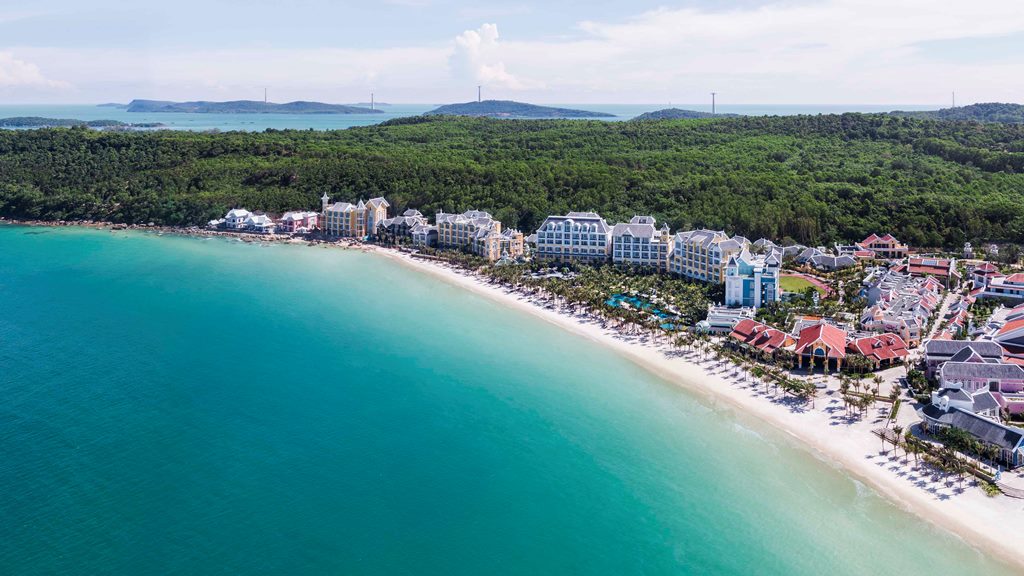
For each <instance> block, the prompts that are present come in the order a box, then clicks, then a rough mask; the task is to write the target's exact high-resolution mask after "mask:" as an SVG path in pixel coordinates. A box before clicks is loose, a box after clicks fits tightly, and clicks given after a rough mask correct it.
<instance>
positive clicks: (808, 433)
mask: <svg viewBox="0 0 1024 576" xmlns="http://www.w3.org/2000/svg"><path fill="white" fill-rule="evenodd" d="M370 252H371V253H373V254H376V255H379V256H382V257H384V258H388V259H390V260H392V261H394V262H397V263H399V264H401V265H403V266H406V267H408V268H410V269H413V270H417V271H419V272H422V273H425V274H428V275H430V276H432V277H434V278H437V279H440V280H442V281H444V282H447V283H448V284H451V285H454V286H457V287H460V288H463V289H465V290H468V291H470V292H472V293H474V294H477V295H480V296H482V297H485V298H488V299H490V300H492V301H494V302H496V303H498V304H502V305H505V306H507V307H509V308H511V309H513V310H518V311H521V312H525V313H528V314H531V315H533V316H534V317H535V318H539V319H541V320H544V321H547V322H549V323H551V324H554V325H555V326H558V327H559V328H562V329H564V330H566V331H568V332H570V333H572V334H574V335H576V336H582V337H584V338H586V339H588V340H591V341H593V342H595V343H597V344H599V345H602V346H605V347H607V348H609V349H611V350H613V351H614V352H616V353H617V354H619V355H621V356H622V357H623V358H625V359H627V360H629V361H631V362H633V363H634V364H636V365H637V366H639V367H640V368H642V369H644V370H646V371H647V372H649V373H651V374H653V375H654V376H656V377H658V378H660V379H662V380H664V381H665V382H666V383H669V384H671V385H674V386H679V387H681V388H683V389H685V390H687V391H690V392H692V393H698V394H701V395H702V396H703V397H705V398H706V399H709V400H711V401H712V402H713V403H715V404H719V405H726V406H727V407H728V408H730V409H731V410H735V411H736V412H737V413H738V414H737V415H743V416H750V417H753V418H755V419H756V420H758V421H760V422H762V423H765V424H768V425H770V426H771V427H772V428H774V429H775V430H776V431H778V432H780V433H782V435H783V436H784V437H785V438H787V439H788V440H789V441H791V443H792V444H793V445H794V446H796V447H797V448H800V449H803V450H807V451H808V452H810V453H811V454H812V455H814V456H815V457H818V458H819V459H821V460H823V461H824V462H826V463H827V464H829V465H831V466H835V467H836V468H838V469H840V470H842V471H843V472H844V473H846V474H848V475H849V476H850V477H852V478H853V479H855V480H858V481H861V482H863V483H864V484H866V485H868V486H870V487H871V488H872V489H873V490H874V491H876V492H877V493H878V494H879V495H880V496H881V497H883V498H885V499H886V500H888V501H890V502H892V503H893V504H895V505H896V506H898V507H899V508H901V509H902V510H904V511H906V512H908V513H910V514H913V515H914V516H917V517H919V518H922V519H924V520H926V521H928V522H929V523H930V524H932V525H933V526H936V527H938V528H940V529H942V530H945V531H946V532H949V533H951V534H953V535H954V536H956V537H958V538H960V539H961V540H963V541H964V542H965V543H966V544H967V545H969V546H970V547H972V548H974V549H975V550H978V551H981V552H985V553H989V554H991V555H993V556H994V557H997V558H998V559H999V560H1001V561H1002V562H1004V563H1006V564H1007V565H1009V566H1014V567H1017V568H1020V569H1024V558H1022V557H1021V556H1020V555H1019V549H1018V548H1017V547H1016V546H1014V545H1013V544H1012V543H1011V542H1009V541H1006V540H1001V539H1000V538H999V534H1014V533H1018V534H1019V533H1024V502H1020V503H1019V504H1017V501H1015V500H1013V499H1011V498H1009V497H1007V496H1002V495H1001V496H998V497H995V498H992V497H989V496H986V495H985V494H984V493H983V492H982V491H981V489H979V488H976V487H973V486H968V487H967V488H966V490H965V491H964V492H962V493H958V494H955V495H951V492H952V491H951V490H950V491H945V492H943V491H941V490H940V492H942V493H938V494H937V493H935V492H931V491H929V490H928V489H927V488H924V487H921V486H919V485H918V484H917V482H915V481H914V480H912V479H909V478H906V477H905V476H906V474H905V473H906V472H908V471H910V470H911V467H912V466H913V460H912V459H910V460H908V461H909V463H910V464H909V465H903V455H902V454H901V455H900V456H899V458H897V459H896V460H895V461H894V460H891V459H890V454H889V452H888V451H887V452H886V453H885V454H882V453H881V451H880V449H879V448H880V446H881V441H880V439H879V438H878V437H876V436H875V435H874V434H872V433H871V430H872V429H873V428H875V427H876V426H875V425H873V424H872V422H871V420H872V419H871V418H864V419H863V420H861V421H858V422H852V423H847V425H845V426H841V425H834V422H833V421H834V420H835V414H836V413H838V411H835V410H834V408H835V404H836V403H837V402H840V400H839V399H838V398H835V397H833V396H830V395H822V396H820V397H818V398H817V399H816V400H815V406H816V407H815V408H810V407H803V408H801V409H799V410H794V409H793V407H792V406H791V405H789V404H788V403H786V402H784V401H782V402H778V401H773V400H772V398H771V395H765V394H763V393H761V392H762V391H763V389H762V387H761V386H760V385H758V384H754V385H753V387H751V386H750V385H749V384H743V383H742V382H739V381H737V379H735V378H731V377H730V376H729V374H730V372H731V371H732V368H731V367H728V366H726V367H725V368H722V367H721V366H720V365H719V364H717V363H715V364H712V363H710V362H704V363H697V362H695V361H694V360H692V359H691V358H689V357H683V356H680V355H679V354H678V353H677V354H676V355H675V357H670V356H668V355H667V354H666V353H667V352H669V350H668V349H667V347H666V346H662V345H657V344H652V343H650V342H648V341H647V340H646V339H637V338H631V339H629V340H628V341H627V340H626V339H623V338H622V337H620V336H618V335H616V334H615V333H614V332H613V331H611V330H609V329H605V328H603V327H601V326H599V325H596V324H593V323H591V322H588V321H587V319H586V318H580V317H576V316H572V315H569V314H565V313H562V312H557V311H555V310H551V309H548V308H546V307H542V306H540V305H538V304H536V303H533V302H530V301H529V300H528V299H526V298H524V297H522V296H521V295H518V294H516V293H514V292H510V291H507V290H505V289H503V288H502V287H500V286H498V285H492V284H490V283H487V282H485V281H483V280H482V279H481V278H480V277H477V276H473V275H470V274H464V273H460V272H458V271H456V270H454V269H450V268H448V267H445V266H439V265H437V264H435V263H433V262H431V261H426V260H419V259H415V258H411V257H410V256H409V255H408V254H404V253H401V252H398V251H395V250H391V249H387V248H380V247H378V248H376V249H374V250H371V251H370ZM830 409H832V412H831V413H830ZM839 409H840V410H841V406H840V408H839ZM901 414H902V416H903V417H902V418H898V420H899V421H900V423H904V421H905V420H916V415H913V416H911V414H913V411H911V410H909V409H908V410H901ZM890 449H891V447H890ZM922 476H925V475H922ZM919 481H920V480H919ZM936 484H937V485H938V484H941V482H938V483H936ZM993 528H996V529H997V531H998V533H996V534H994V533H993V532H992V531H991V530H992V529H993Z"/></svg>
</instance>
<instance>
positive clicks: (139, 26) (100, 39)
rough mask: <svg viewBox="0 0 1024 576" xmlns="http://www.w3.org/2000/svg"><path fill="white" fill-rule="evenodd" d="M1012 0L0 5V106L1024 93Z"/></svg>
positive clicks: (939, 97)
mask: <svg viewBox="0 0 1024 576" xmlns="http://www.w3.org/2000/svg"><path fill="white" fill-rule="evenodd" d="M1022 52H1024V10H1021V9H1020V6H1019V3H1018V2H1017V1H1016V0H982V1H981V2H976V3H969V4H968V3H960V2H953V1H951V0H943V1H938V2H934V1H932V2H927V1H925V0H892V1H885V0H802V1H801V0H796V1H788V0H781V1H765V0H729V1H714V0H677V1H671V2H659V1H657V0H637V1H635V2H632V3H629V4H628V5H624V4H623V3H618V2H611V1H605V0H593V1H589V2H584V1H583V0H564V1H561V2H546V3H540V2H537V1H536V0H522V1H519V2H513V3H496V2H488V3H478V2H477V3H474V2H469V1H468V0H382V2H378V3H374V4H363V3H356V2H340V3H339V2H330V1H328V0H297V1H296V2H293V3H291V4H290V5H289V6H288V7H287V9H282V8H281V6H280V5H278V4H276V3H271V2H269V1H267V0H252V1H250V2H242V1H241V0H223V1H220V2H209V1H205V2H200V1H199V0H179V1H178V2H176V3H174V4H148V5H139V4H138V3H137V2H130V1H128V0H96V1H95V2H91V3H89V4H88V5H82V4H81V3H78V2H74V1H72V0H40V1H39V2H37V3H36V4H33V5H32V6H31V7H17V8H15V7H13V6H11V7H0V104H77V103H105V102H122V103H124V102H127V101H129V100H131V99H136V98H146V99H160V100H175V101H182V100H212V101H223V100H243V99H247V100H261V99H262V97H263V90H264V88H269V90H270V99H271V100H272V101H275V102H289V101H295V100H312V101H321V102H336V103H352V102H363V101H366V100H368V99H369V95H370V93H371V92H375V93H376V95H377V99H378V100H381V101H385V102H389V103H395V104H419V103H451V102H465V101H470V100H473V99H475V97H476V86H477V85H483V86H484V95H485V98H488V99H498V100H518V101H525V102H532V103H538V104H558V103H567V102H568V103H575V104H578V105H579V104H587V105H590V104H602V103H603V104H610V103H619V104H645V103H651V102H664V103H668V102H683V103H694V102H697V103H702V102H706V101H708V100H709V98H710V96H709V93H710V92H712V91H714V92H718V93H719V95H720V98H719V101H720V102H721V103H722V104H723V105H729V104H733V105H744V104H746V105H750V104H759V105H787V104H793V103H797V105H799V103H808V102H810V103H815V104H818V105H848V104H850V103H860V104H861V105H872V106H901V105H902V106H908V105H920V106H924V105H928V106H936V107H946V106H948V105H949V104H950V103H951V97H952V95H951V93H952V92H954V91H955V92H956V94H957V104H970V103H976V102H1012V101H1015V100H1018V99H1019V98H1020V96H1019V95H1020V94H1021V93H1022V92H1024V74H1021V72H1022V71H1024V67H1022V66H1021V65H1020V64H1019V62H1018V60H1019V59H1018V58H1017V55H1018V54H1020V53H1022Z"/></svg>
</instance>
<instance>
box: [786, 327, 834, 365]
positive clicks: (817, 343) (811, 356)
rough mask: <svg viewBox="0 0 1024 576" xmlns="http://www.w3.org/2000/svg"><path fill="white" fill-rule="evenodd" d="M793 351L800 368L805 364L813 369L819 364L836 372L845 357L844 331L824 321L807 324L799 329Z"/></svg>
mask: <svg viewBox="0 0 1024 576" xmlns="http://www.w3.org/2000/svg"><path fill="white" fill-rule="evenodd" d="M793 351H794V352H795V353H796V355H797V365H798V366H799V367H800V368H803V367H804V365H805V364H806V365H807V368H808V369H809V370H812V371H813V370H814V367H815V365H818V364H820V365H821V366H822V368H824V369H825V371H826V372H827V371H828V370H829V368H830V367H831V368H832V369H833V370H835V371H836V372H838V371H840V370H842V368H843V360H845V359H846V332H845V331H843V330H841V329H839V328H836V327H835V326H832V325H831V324H827V323H824V322H822V323H820V324H815V325H813V326H808V327H806V328H804V329H803V330H801V331H800V334H799V337H798V338H797V342H796V346H795V347H794V349H793Z"/></svg>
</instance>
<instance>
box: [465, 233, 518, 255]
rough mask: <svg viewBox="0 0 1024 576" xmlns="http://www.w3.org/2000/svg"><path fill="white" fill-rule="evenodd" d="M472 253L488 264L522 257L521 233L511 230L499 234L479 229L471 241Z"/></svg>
mask: <svg viewBox="0 0 1024 576" xmlns="http://www.w3.org/2000/svg"><path fill="white" fill-rule="evenodd" d="M473 253H474V254H476V255H477V256H482V257H483V258H486V259H487V261H488V262H497V261H498V260H516V259H519V258H521V257H522V256H523V233H522V232H520V231H518V230H514V229H512V228H507V229H505V230H502V231H501V232H498V231H496V230H493V229H481V230H479V231H478V232H477V235H476V237H475V238H474V239H473Z"/></svg>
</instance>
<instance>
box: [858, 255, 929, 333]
mask: <svg viewBox="0 0 1024 576" xmlns="http://www.w3.org/2000/svg"><path fill="white" fill-rule="evenodd" d="M941 292H942V285H941V284H939V282H938V281H937V280H936V279H935V278H932V277H927V278H914V277H911V276H910V275H907V274H900V273H898V272H893V271H891V270H888V269H886V268H876V269H874V270H873V271H871V273H870V274H868V276H867V278H865V279H864V281H863V284H862V288H861V296H863V297H864V298H865V299H866V300H867V301H868V304H869V306H868V307H867V308H865V309H864V311H863V312H862V313H861V317H860V325H861V328H863V329H864V330H868V331H871V332H890V333H892V334H898V335H899V336H900V337H901V338H902V339H903V340H904V341H905V342H906V343H907V345H908V346H911V347H914V346H918V345H919V344H920V343H921V339H922V338H923V337H924V332H925V329H926V328H927V326H928V321H929V319H930V318H931V316H932V315H933V314H934V313H935V311H936V309H937V308H938V306H939V304H940V303H941V298H940V294H941Z"/></svg>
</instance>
